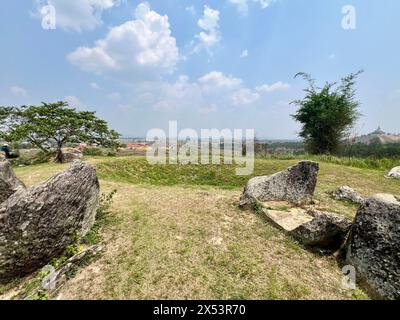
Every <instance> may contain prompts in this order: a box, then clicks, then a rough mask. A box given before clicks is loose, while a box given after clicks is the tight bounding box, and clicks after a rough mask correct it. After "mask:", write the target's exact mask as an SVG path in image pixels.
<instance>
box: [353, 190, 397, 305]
mask: <svg viewBox="0 0 400 320" xmlns="http://www.w3.org/2000/svg"><path fill="white" fill-rule="evenodd" d="M347 263H348V264H349V265H352V266H354V267H355V268H356V271H357V278H358V279H359V280H361V281H362V282H364V283H366V284H367V288H368V289H369V290H371V292H372V293H373V294H374V295H376V296H379V297H382V298H387V299H400V196H394V195H390V194H378V195H375V196H373V197H372V198H370V199H367V200H366V201H365V203H364V204H363V205H362V206H361V207H360V209H359V210H358V212H357V215H356V218H355V221H354V224H353V227H352V229H351V232H350V235H349V238H348V242H347Z"/></svg>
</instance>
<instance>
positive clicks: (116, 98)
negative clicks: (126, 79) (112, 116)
mask: <svg viewBox="0 0 400 320" xmlns="http://www.w3.org/2000/svg"><path fill="white" fill-rule="evenodd" d="M107 98H108V99H109V100H111V101H113V102H117V101H120V100H121V94H120V93H119V92H113V93H110V94H109V95H108V96H107Z"/></svg>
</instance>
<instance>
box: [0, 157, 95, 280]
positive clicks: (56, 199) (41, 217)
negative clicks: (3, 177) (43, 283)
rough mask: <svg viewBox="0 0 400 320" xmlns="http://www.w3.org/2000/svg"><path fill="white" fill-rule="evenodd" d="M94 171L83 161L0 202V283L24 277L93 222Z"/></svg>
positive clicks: (54, 254) (62, 250) (61, 250)
mask: <svg viewBox="0 0 400 320" xmlns="http://www.w3.org/2000/svg"><path fill="white" fill-rule="evenodd" d="M99 192H100V190H99V181H98V179H97V176H96V171H95V169H94V168H93V167H92V166H91V165H89V164H86V163H83V162H79V161H77V162H74V163H73V165H72V166H71V167H70V168H69V169H67V170H65V171H63V172H61V173H60V174H58V175H56V176H54V177H53V178H51V179H49V180H48V181H46V182H44V183H42V184H40V185H38V186H35V187H32V188H29V189H25V190H19V191H18V192H16V193H14V194H13V195H11V196H10V197H9V198H8V199H7V200H6V201H4V202H3V203H1V204H0V282H5V281H8V280H11V279H12V278H14V277H18V276H22V275H25V274H28V273H30V272H32V271H34V270H36V269H38V268H40V267H42V266H44V265H46V264H47V263H48V262H49V261H51V260H52V259H53V258H54V257H57V256H59V255H60V254H62V253H63V252H64V250H65V249H66V247H67V246H68V245H69V244H70V243H71V242H72V238H73V236H74V235H75V234H76V233H77V232H78V233H80V235H85V234H86V233H87V232H88V231H89V229H90V228H91V226H92V225H93V223H94V220H95V215H96V211H97V204H98V199H99Z"/></svg>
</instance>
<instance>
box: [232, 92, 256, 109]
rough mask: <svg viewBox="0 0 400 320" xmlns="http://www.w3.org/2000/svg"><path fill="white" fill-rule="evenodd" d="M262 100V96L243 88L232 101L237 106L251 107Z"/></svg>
mask: <svg viewBox="0 0 400 320" xmlns="http://www.w3.org/2000/svg"><path fill="white" fill-rule="evenodd" d="M258 99H260V95H259V94H258V93H257V92H254V91H253V90H251V89H248V88H243V89H240V90H238V91H236V92H234V93H233V95H232V100H233V104H234V105H236V106H243V105H249V104H252V103H254V102H256V101H257V100H258Z"/></svg>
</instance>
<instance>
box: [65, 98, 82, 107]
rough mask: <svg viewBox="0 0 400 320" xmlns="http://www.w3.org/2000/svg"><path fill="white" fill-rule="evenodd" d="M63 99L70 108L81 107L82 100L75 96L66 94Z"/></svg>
mask: <svg viewBox="0 0 400 320" xmlns="http://www.w3.org/2000/svg"><path fill="white" fill-rule="evenodd" d="M64 101H66V102H68V105H69V106H70V107H71V108H81V107H83V104H82V102H81V101H80V100H79V99H78V98H77V97H76V96H66V97H64Z"/></svg>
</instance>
